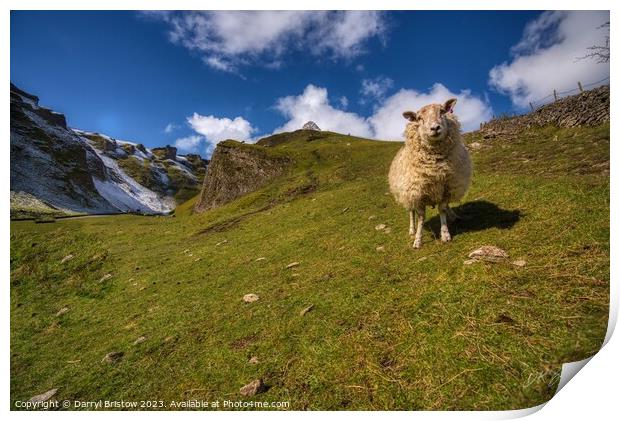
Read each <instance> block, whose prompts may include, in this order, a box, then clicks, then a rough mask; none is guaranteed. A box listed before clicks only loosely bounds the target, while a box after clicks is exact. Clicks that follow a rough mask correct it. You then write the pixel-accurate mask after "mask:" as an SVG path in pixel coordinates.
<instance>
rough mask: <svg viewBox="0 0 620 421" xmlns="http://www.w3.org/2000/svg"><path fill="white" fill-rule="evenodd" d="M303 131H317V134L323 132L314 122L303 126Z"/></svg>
mask: <svg viewBox="0 0 620 421" xmlns="http://www.w3.org/2000/svg"><path fill="white" fill-rule="evenodd" d="M301 129H302V130H316V131H317V132H320V131H321V129H320V128H319V126H318V124H316V123H315V122H314V121H308V122H307V123H306V124H304V125H303V127H302V128H301Z"/></svg>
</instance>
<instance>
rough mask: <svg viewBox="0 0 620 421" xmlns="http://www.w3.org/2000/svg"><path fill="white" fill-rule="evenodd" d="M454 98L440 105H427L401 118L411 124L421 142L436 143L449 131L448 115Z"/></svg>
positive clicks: (407, 112)
mask: <svg viewBox="0 0 620 421" xmlns="http://www.w3.org/2000/svg"><path fill="white" fill-rule="evenodd" d="M455 104H456V98H452V99H449V100H447V101H446V102H445V103H444V104H443V105H442V104H429V105H425V106H424V107H422V108H420V110H419V111H418V112H417V113H414V112H413V111H406V112H404V113H403V117H405V118H406V119H407V120H409V121H410V122H411V123H413V125H414V128H415V130H416V131H417V132H418V136H419V137H420V139H421V140H422V141H423V142H428V143H437V142H441V141H442V140H444V139H445V138H446V135H447V134H448V131H449V124H450V122H449V121H448V119H449V117H448V114H449V113H451V112H452V110H453V109H454V105H455Z"/></svg>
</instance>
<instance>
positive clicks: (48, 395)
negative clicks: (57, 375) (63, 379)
mask: <svg viewBox="0 0 620 421" xmlns="http://www.w3.org/2000/svg"><path fill="white" fill-rule="evenodd" d="M56 392H58V389H50V390H48V391H47V392H45V393H41V394H40V395H36V396H33V397H31V398H30V399H29V400H28V402H30V403H42V402H47V401H48V400H50V398H51V397H52V396H54V395H55V394H56Z"/></svg>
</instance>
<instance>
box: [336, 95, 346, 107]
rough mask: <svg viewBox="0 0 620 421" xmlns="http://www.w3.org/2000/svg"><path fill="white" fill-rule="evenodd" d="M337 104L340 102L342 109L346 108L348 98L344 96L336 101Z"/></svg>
mask: <svg viewBox="0 0 620 421" xmlns="http://www.w3.org/2000/svg"><path fill="white" fill-rule="evenodd" d="M338 102H340V106H341V107H342V108H347V107H348V106H349V98H347V97H346V96H344V95H343V96H341V97H340V99H339V100H338Z"/></svg>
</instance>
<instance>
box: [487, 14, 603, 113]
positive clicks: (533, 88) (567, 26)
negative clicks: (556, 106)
mask: <svg viewBox="0 0 620 421" xmlns="http://www.w3.org/2000/svg"><path fill="white" fill-rule="evenodd" d="M608 21H609V12H608V11H554V12H544V13H542V14H541V15H540V16H539V17H538V18H536V19H535V20H533V21H531V22H530V23H528V24H527V26H526V27H525V29H524V31H523V36H522V38H521V40H520V41H519V43H517V44H516V45H515V46H513V48H512V50H511V51H512V55H513V58H512V60H510V62H505V63H502V64H500V65H497V66H495V67H493V69H491V71H490V73H489V84H490V85H491V86H492V87H494V88H495V89H497V90H498V91H499V92H501V93H503V94H506V95H509V96H510V98H511V100H512V102H513V103H514V104H515V105H517V106H519V107H527V106H528V103H529V102H535V101H537V100H539V99H542V98H544V97H548V96H549V95H550V94H551V93H552V92H553V90H554V89H555V90H557V91H558V92H562V91H567V90H571V89H574V88H576V87H577V82H578V81H580V82H582V83H584V84H587V83H591V82H597V81H599V80H601V79H604V78H606V77H609V63H597V62H596V60H590V59H584V60H579V59H578V57H583V56H584V55H585V54H586V53H587V49H588V47H591V46H593V45H603V44H604V43H605V37H606V35H607V31H606V30H605V29H602V28H600V26H601V25H602V24H604V23H605V22H608ZM547 100H549V98H548V99H547Z"/></svg>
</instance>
